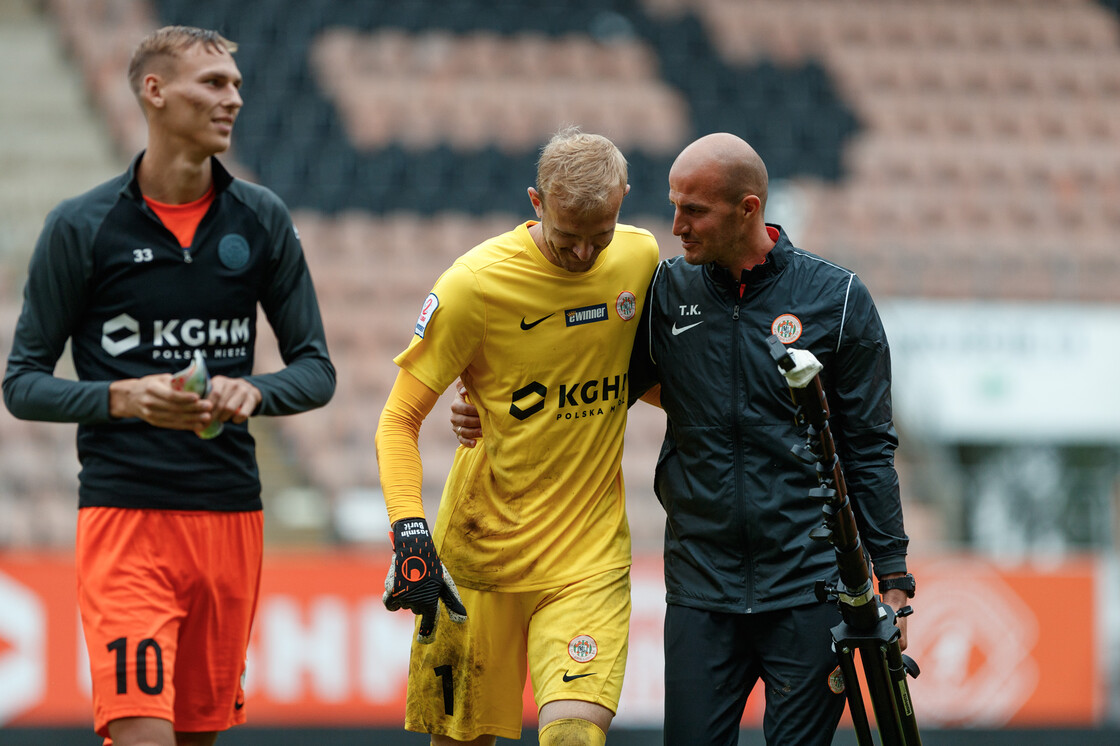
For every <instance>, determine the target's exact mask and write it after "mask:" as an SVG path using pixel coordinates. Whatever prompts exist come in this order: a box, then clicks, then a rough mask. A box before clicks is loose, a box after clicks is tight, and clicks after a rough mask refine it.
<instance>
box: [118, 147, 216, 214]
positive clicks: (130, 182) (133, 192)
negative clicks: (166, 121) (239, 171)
mask: <svg viewBox="0 0 1120 746" xmlns="http://www.w3.org/2000/svg"><path fill="white" fill-rule="evenodd" d="M144 153H145V151H143V150H141V151H140V152H139V153H137V154H136V157H135V158H133V159H132V163H130V164H129V166H128V178H127V179H125V184H124V186H123V187H121V191H120V194H121V196H124V197H127V198H129V199H133V200H136V201H137V202H143V201H144V195H143V194H142V193H141V192H140V182H139V179H138V176H139V172H140V161H141V160H143V158H144ZM210 173H211V177H212V178H213V179H214V195H215V196H217V195H218V194H221V193H222V192H224V191H225V190H226V189H227V188H228V187H229V185H230V184H232V183H233V176H232V175H231V174H230V172H229V171H227V170H226V168H225V166H223V165H222V163H221V161H219V160H218V159H217V158H215V157H214V156H210Z"/></svg>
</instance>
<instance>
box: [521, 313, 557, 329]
mask: <svg viewBox="0 0 1120 746" xmlns="http://www.w3.org/2000/svg"><path fill="white" fill-rule="evenodd" d="M555 315H556V312H555V311H553V312H552V313H550V314H549V315H548V316H545V317H544V318H540V319H537V320H536V321H534V322H533V323H531V324H526V323H525V317H524V316H522V317H521V328H522V329H524V330H525V331H529V330H530V329H532V328H533V327H534V326H536V325H537V324H539V323H541V322H542V321H544V320H545V319H550V318H552V317H553V316H555Z"/></svg>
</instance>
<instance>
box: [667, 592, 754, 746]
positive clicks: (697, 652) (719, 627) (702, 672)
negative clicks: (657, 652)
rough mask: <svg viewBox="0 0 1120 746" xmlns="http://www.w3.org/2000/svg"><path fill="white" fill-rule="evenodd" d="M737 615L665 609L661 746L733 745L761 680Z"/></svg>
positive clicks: (743, 628)
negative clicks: (687, 745) (689, 745)
mask: <svg viewBox="0 0 1120 746" xmlns="http://www.w3.org/2000/svg"><path fill="white" fill-rule="evenodd" d="M746 619H747V617H745V616H744V615H740V614H723V613H719V612H711V611H704V610H702V609H693V608H689V607H687V606H677V605H673V604H670V605H668V606H667V607H666V609H665V743H666V744H681V743H703V744H710V745H711V746H734V744H737V743H738V742H739V724H740V722H741V721H742V719H743V708H744V707H745V706H746V703H747V696H748V695H749V694H750V692H751V689H752V688H753V687H754V684H755V682H756V681H758V677H759V667H758V661H757V659H756V657H755V654H754V652H753V645H752V644H751V643H750V640H749V637H748V635H747V634H746V633H745V624H746Z"/></svg>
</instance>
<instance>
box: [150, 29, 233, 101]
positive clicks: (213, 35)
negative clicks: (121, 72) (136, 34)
mask: <svg viewBox="0 0 1120 746" xmlns="http://www.w3.org/2000/svg"><path fill="white" fill-rule="evenodd" d="M196 44H203V45H205V46H206V48H207V49H209V50H210V51H212V52H229V53H230V54H233V53H234V52H236V51H237V44H236V43H235V42H232V41H230V40H229V39H227V38H225V37H224V36H222V35H221V34H219V33H218V32H217V31H211V30H210V29H203V28H195V27H194V26H164V27H163V28H161V29H158V30H156V31H153V32H152V33H150V34H148V35H147V36H146V37H144V39H143V40H141V42H140V44H139V45H137V47H136V51H134V52H133V53H132V60H131V61H130V62H129V63H128V84H129V85H130V86H131V87H132V92H133V94H135V95H136V97H137V98H139V97H140V86H141V84H142V82H143V80H144V76H145V75H146V74H147V73H148V72H149V71H150V70H151V68H152V67H153V66H155V65H160V64H164V63H166V62H168V61H170V60H171V59H176V58H178V56H179V55H180V54H181V53H182V52H184V51H186V50H188V49H190V48H191V47H193V46H195V45H196Z"/></svg>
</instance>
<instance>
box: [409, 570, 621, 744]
mask: <svg viewBox="0 0 1120 746" xmlns="http://www.w3.org/2000/svg"><path fill="white" fill-rule="evenodd" d="M459 593H460V594H461V595H462V598H463V603H464V605H466V607H467V621H466V623H464V624H455V623H453V622H452V621H451V620H450V619H449V618H448V616H447V612H446V610H444V609H443V608H442V607H441V609H440V615H441V618H440V620H439V623H438V626H437V628H436V634H435V641H434V642H432V643H431V644H428V645H421V644H419V643H416V642H413V644H412V658H411V661H410V663H409V667H408V705H407V710H406V715H405V728H406V729H407V730H410V731H416V732H419V733H434V734H437V735H442V736H448V737H450V738H454V739H456V740H460V741H470V740H472V739H475V738H478V737H479V736H481V735H485V734H490V735H496V736H499V737H501V738H511V739H516V738H519V737H520V736H521V722H522V717H523V715H522V692H523V691H524V689H525V673H526V662H528V670H529V672H530V673H531V676H532V682H533V696H534V700H535V701H536V706H537V711H538V712H539V711H540V708H541V707H542V706H543V705H545V704H546V703H548V702H553V701H557V700H580V701H584V702H593V703H595V704H599V705H602V706H603V707H606V708H607V709H609V710H610V711H611V712H616V711H617V710H618V698H619V695H620V694H621V692H622V678H623V674H624V673H625V671H626V651H627V640H628V636H629V631H630V568H628V567H625V568H619V569H616V570H608V571H607V572H603V573H599V574H597V575H592V576H591V577H589V578H586V579H584V580H580V581H577V582H575V583H571V584H569V585H565V586H562V587H560V588H552V589H547V590H542V591H527V592H523V593H504V592H501V591H479V590H474V589H472V588H463V587H462V586H460V587H459Z"/></svg>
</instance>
